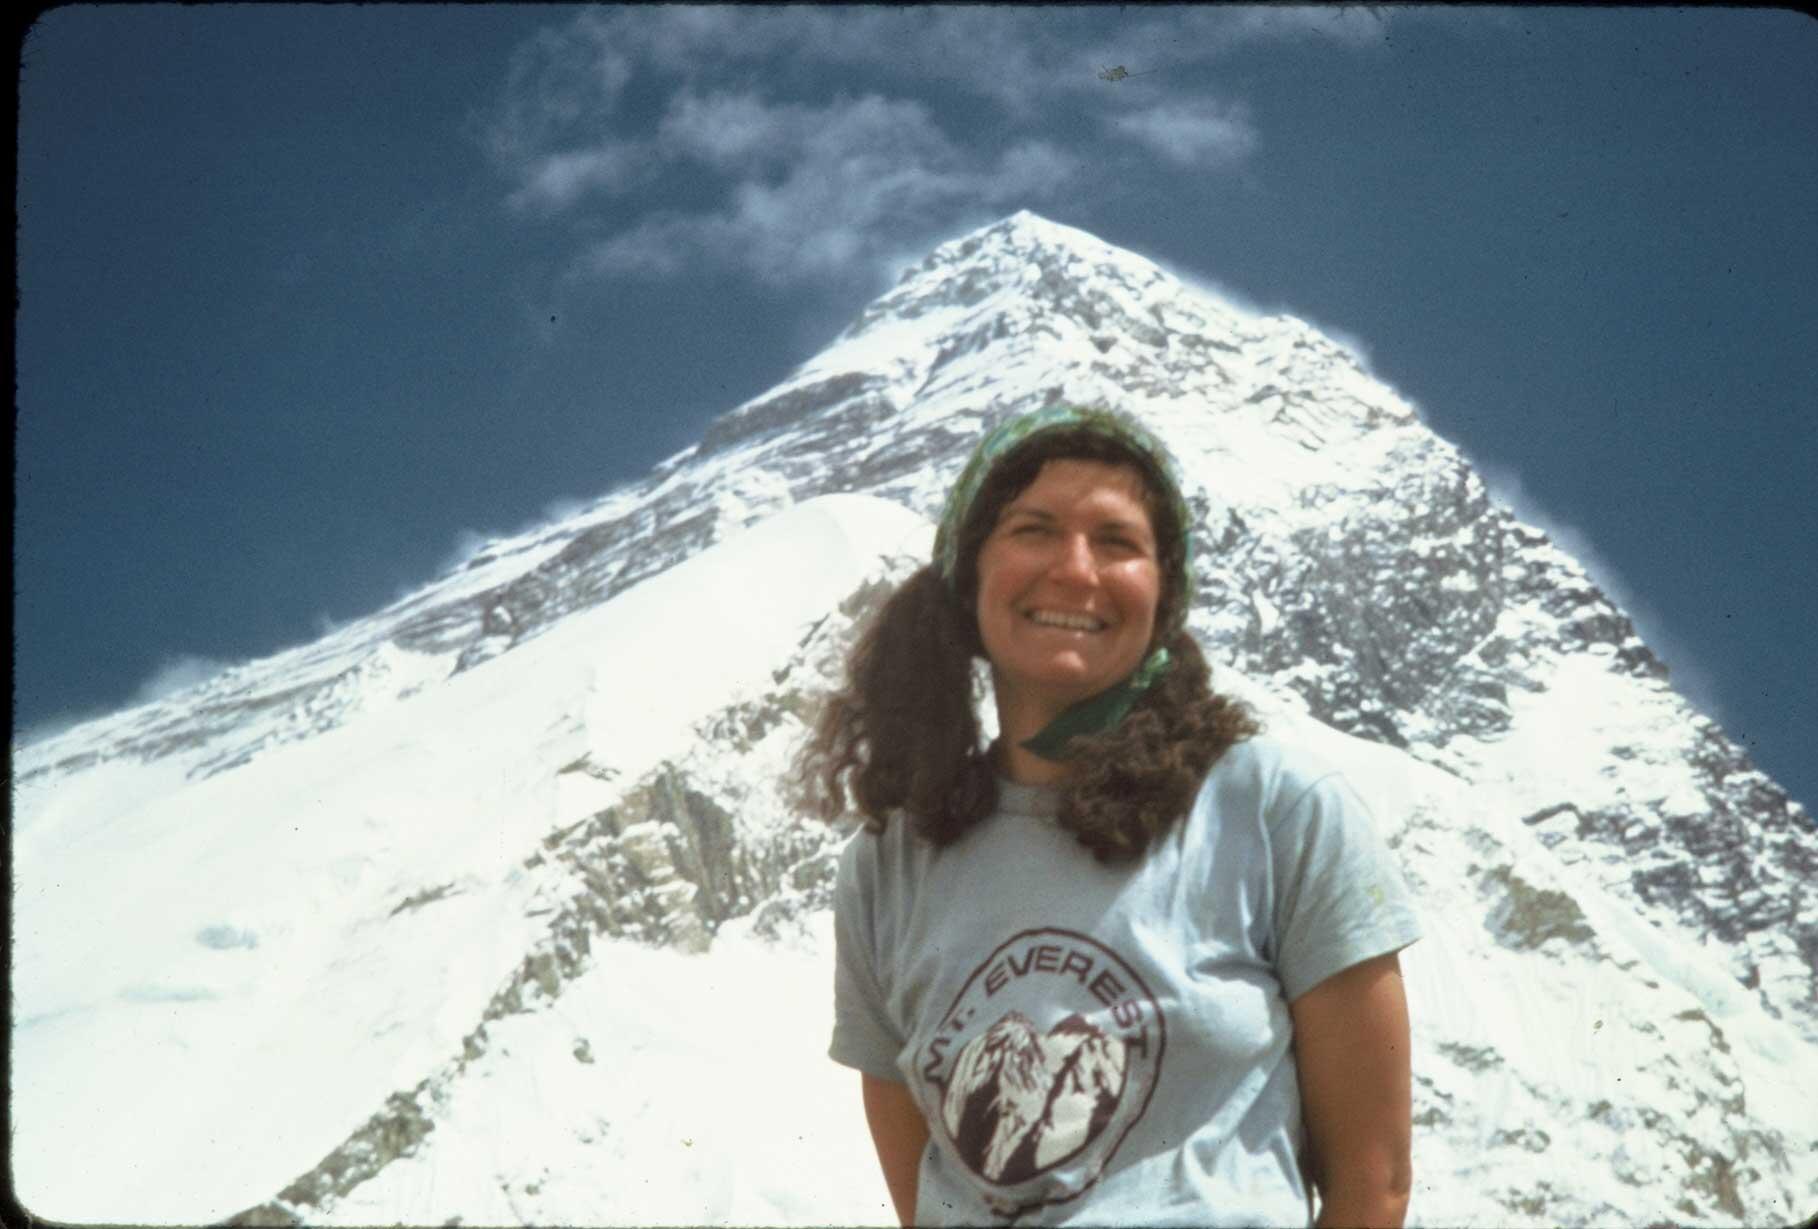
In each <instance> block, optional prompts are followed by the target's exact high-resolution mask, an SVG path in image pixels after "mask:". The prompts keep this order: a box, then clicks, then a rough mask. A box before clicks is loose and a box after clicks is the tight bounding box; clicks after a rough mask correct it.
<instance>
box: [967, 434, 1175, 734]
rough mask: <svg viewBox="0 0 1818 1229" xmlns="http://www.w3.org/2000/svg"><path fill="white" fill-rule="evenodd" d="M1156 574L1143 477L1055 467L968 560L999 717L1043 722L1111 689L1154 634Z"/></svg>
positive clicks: (1061, 463)
mask: <svg viewBox="0 0 1818 1229" xmlns="http://www.w3.org/2000/svg"><path fill="white" fill-rule="evenodd" d="M1160 600H1161V565H1160V562H1159V561H1158V559H1157V557H1156V542H1155V529H1154V525H1153V524H1152V523H1151V521H1150V519H1149V510H1148V507H1147V504H1146V503H1145V501H1144V498H1143V480H1142V476H1141V475H1140V474H1139V473H1138V472H1137V471H1136V470H1135V469H1134V468H1132V467H1130V466H1127V465H1111V464H1107V463H1105V462H1102V461H1074V460H1055V461H1049V462H1047V463H1046V464H1045V465H1043V466H1042V468H1041V471H1040V472H1039V473H1038V474H1037V475H1036V477H1035V481H1034V482H1032V483H1030V484H1029V486H1028V488H1027V489H1026V490H1024V491H1023V492H1022V494H1020V495H1018V496H1017V497H1016V498H1015V499H1013V500H1011V501H1010V503H1009V504H1008V505H1007V506H1006V507H1005V508H1004V509H1003V511H1002V512H1001V513H999V515H998V520H997V524H996V526H995V527H993V529H992V530H991V533H990V535H989V536H988V537H987V538H986V539H985V541H984V543H983V545H982V546H980V548H979V553H978V631H979V638H980V640H981V641H982V642H983V643H984V647H985V655H986V656H987V657H989V658H990V659H991V666H992V670H993V675H994V678H995V680H996V687H997V690H998V700H999V703H1000V705H1002V704H1005V703H1009V704H1011V705H1014V706H1017V707H1019V708H1021V707H1023V706H1032V707H1034V708H1036V709H1038V710H1040V711H1042V712H1043V713H1044V714H1045V716H1047V717H1052V716H1053V715H1054V714H1056V713H1059V712H1060V711H1061V710H1062V709H1064V708H1066V707H1067V706H1068V705H1070V704H1072V703H1074V702H1076V701H1078V700H1083V699H1085V698H1086V697H1088V696H1092V695H1096V694H1097V693H1099V692H1101V691H1103V690H1105V689H1106V688H1108V687H1110V686H1112V685H1113V684H1115V683H1117V682H1119V681H1121V680H1122V679H1123V678H1124V677H1125V676H1126V675H1128V674H1129V673H1130V672H1131V671H1133V670H1135V669H1136V667H1137V666H1138V665H1140V664H1141V663H1142V660H1143V657H1144V655H1145V653H1146V652H1147V650H1148V647H1149V639H1150V637H1151V636H1152V635H1153V634H1154V631H1155V610H1156V606H1157V604H1158V603H1159V602H1160Z"/></svg>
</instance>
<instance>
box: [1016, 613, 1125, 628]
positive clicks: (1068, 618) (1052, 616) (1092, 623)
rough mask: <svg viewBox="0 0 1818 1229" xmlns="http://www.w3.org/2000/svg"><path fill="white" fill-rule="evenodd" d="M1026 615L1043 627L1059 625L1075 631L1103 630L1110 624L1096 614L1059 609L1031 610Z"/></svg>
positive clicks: (1032, 621)
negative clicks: (1068, 611)
mask: <svg viewBox="0 0 1818 1229" xmlns="http://www.w3.org/2000/svg"><path fill="white" fill-rule="evenodd" d="M1024 617H1025V618H1027V619H1028V620H1029V621H1030V622H1031V623H1035V624H1037V625H1039V626H1042V627H1058V628H1063V629H1065V630H1067V631H1074V632H1102V631H1104V630H1105V628H1106V627H1108V626H1109V624H1107V623H1106V622H1105V621H1104V620H1103V619H1100V618H1098V617H1097V616H1095V615H1089V614H1069V613H1067V612H1065V611H1059V610H1031V611H1029V612H1028V613H1027V614H1026V615H1025V616H1024Z"/></svg>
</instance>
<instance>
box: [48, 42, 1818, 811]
mask: <svg viewBox="0 0 1818 1229" xmlns="http://www.w3.org/2000/svg"><path fill="white" fill-rule="evenodd" d="M22 57H23V64H22V70H21V78H20V80H21V91H22V92H21V113H20V125H19V144H18V150H19V191H18V197H17V200H18V209H19V232H18V233H19V242H18V260H19V293H20V304H21V306H20V314H19V317H18V325H17V354H18V418H17V423H18V427H17V436H16V444H17V448H16V454H17V471H16V495H17V519H16V527H15V555H14V559H15V594H16V596H15V606H14V612H15V624H16V632H15V637H16V638H15V678H16V683H15V687H16V692H15V706H16V707H15V729H16V730H20V731H22V732H24V733H27V734H29V733H32V732H34V731H42V730H44V729H47V728H50V727H51V726H53V725H56V724H60V723H62V722H64V721H67V720H68V719H70V718H72V717H79V716H84V715H92V714H94V713H97V712H100V711H104V710H107V709H110V708H113V707H117V706H119V705H121V704H123V703H126V702H128V701H129V700H132V699H134V698H135V697H143V696H145V695H147V694H150V693H151V692H152V691H155V690H157V689H159V688H163V687H168V686H171V685H173V684H175V683H177V682H180V681H183V680H186V679H193V678H196V677H199V676H201V675H204V674H206V673H207V671H208V670H210V669H211V668H217V667H218V665H219V664H221V663H225V662H230V661H235V660H242V659H245V658H248V657H253V656H258V655H262V654H266V653H270V652H272V651H275V650H277V649H280V648H284V647H287V646H289V645H292V644H296V643H299V642H302V641H305V640H308V639H311V638H313V637H314V636H315V635H317V634H319V632H320V631H321V630H323V628H325V627H326V626H328V625H329V624H331V623H332V622H333V621H337V620H345V619H349V618H352V617H355V616H358V615H361V614H364V613H367V612H369V611H371V610H373V609H375V608H376V607H378V606H380V605H382V604H383V603H385V602H387V601H389V600H391V599H392V598H393V597H395V596H397V595H398V594H399V593H400V592H401V591H403V590H405V589H408V588H410V587H414V586H415V585H417V584H420V583H422V582H423V581H426V580H428V579H429V578H430V577H431V576H432V575H433V574H434V573H435V572H436V571H437V569H438V568H439V567H441V566H444V565H445V564H447V563H449V562H450V561H452V560H453V559H454V558H455V557H456V556H457V554H458V552H459V551H460V550H462V549H464V548H466V547H468V546H469V545H470V544H471V543H472V542H473V540H474V535H475V534H484V533H492V532H502V531H506V530H510V529H515V528H519V527H522V526H523V525H525V524H526V523H528V522H532V521H536V520H540V519H545V518H546V517H547V516H548V515H550V514H551V512H552V511H554V510H559V508H560V507H561V505H562V503H563V502H564V501H567V500H575V499H580V498H585V497H591V496H593V495H596V494H599V493H601V492H603V491H605V490H606V489H608V488H609V487H611V486H613V485H614V484H616V483H618V482H620V481H623V480H625V479H627V478H630V477H633V476H635V475H637V474H639V473H641V472H643V471H644V470H645V469H647V468H648V467H649V466H650V465H651V464H653V463H654V462H655V461H657V460H660V459H661V458H662V457H663V456H666V455H668V454H669V453H671V452H673V451H675V450H676V449H678V448H680V447H682V446H684V445H685V444H687V443H688V442H690V441H691V440H692V439H693V438H695V436H696V435H697V434H698V433H699V432H700V430H701V428H702V427H703V426H704V425H705V423H706V422H707V421H708V420H709V419H710V418H712V417H713V416H714V415H716V414H718V413H720V412H723V411H724V410H726V409H728V408H730V407H731V406H733V405H734V404H736V403H737V402H739V401H741V400H743V399H744V398H746V397H749V396H751V395H753V394H755V393H757V392H759V391H761V390H762V389H763V388H765V387H766V386H767V385H769V384H770V383H772V382H774V381H775V380H776V379H778V378H780V377H781V376H782V375H784V374H785V373H786V372H787V371H788V370H789V368H791V367H792V366H794V365H795V364H796V363H797V362H799V361H800V360H802V359H803V358H806V357H807V356H808V355H809V354H811V353H812V352H813V351H814V350H815V349H817V348H818V347H819V346H820V345H822V344H823V343H825V342H826V341H827V340H828V339H829V338H830V337H831V336H832V335H833V333H835V332H836V331H837V330H838V329H839V328H840V327H841V326H842V325H843V324H844V323H845V322H846V321H847V320H848V319H849V318H850V317H851V316H852V315H853V314H855V313H856V312H857V311H858V310H859V308H861V307H862V306H863V304H864V303H865V302H866V301H867V300H868V299H869V298H870V297H871V296H872V295H873V294H875V293H877V292H878V291H879V290H881V289H882V288H883V287H884V286H885V285H886V284H887V283H888V281H889V280H890V279H891V276H892V273H893V269H894V267H895V265H896V262H898V261H900V260H901V259H903V258H905V257H909V256H914V255H919V254H920V253H921V252H923V251H925V250H926V248H927V247H929V246H932V244H933V243H935V242H938V241H939V240H941V239H943V238H947V237H950V236H951V235H953V234H954V233H957V232H958V231H960V230H962V229H964V228H966V227H969V226H972V225H976V224H980V223H983V222H986V221H989V220H992V219H994V218H996V217H999V216H1002V215H1004V214H1007V213H1010V212H1013V211H1014V210H1015V209H1017V208H1022V207H1027V208H1031V209H1034V210H1036V211H1037V212H1040V213H1042V214H1045V215H1046V216H1049V217H1052V218H1054V219H1056V220H1057V221H1062V222H1066V223H1070V224H1073V225H1077V226H1080V227H1083V228H1085V229H1087V230H1090V231H1093V232H1094V233H1096V234H1098V235H1100V236H1101V237H1103V238H1105V239H1106V240H1108V241H1110V242H1113V243H1117V244H1120V245H1122V246H1125V247H1130V248H1133V249H1135V250H1137V251H1139V252H1142V253H1143V254H1145V255H1147V256H1150V257H1152V258H1154V259H1157V260H1159V261H1161V262H1162V263H1163V264H1165V265H1167V266H1168V267H1170V268H1171V269H1174V270H1175V271H1177V272H1181V273H1185V274H1189V275H1191V276H1193V277H1196V278H1198V279H1201V280H1203V281H1206V282H1210V283H1215V284H1216V285H1218V286H1220V287H1222V288H1224V289H1225V290H1226V291H1227V292H1229V293H1231V294H1233V295H1234V296H1237V297H1239V298H1240V299H1242V300H1244V301H1247V302H1249V303H1250V304H1253V305H1258V306H1262V307H1266V308H1270V309H1279V310H1287V311H1291V312H1293V313H1295V314H1298V315H1301V316H1302V317H1304V318H1307V319H1309V320H1310V321H1312V322H1313V323H1315V324H1316V325H1319V326H1320V327H1324V328H1328V329H1331V330H1334V331H1336V332H1338V333H1341V334H1342V335H1344V336H1345V337H1346V338H1347V339H1348V340H1351V341H1353V342H1355V343H1358V344H1361V346H1362V347H1363V349H1364V350H1365V351H1367V353H1368V355H1369V357H1370V360H1371V364H1372V367H1373V370H1374V371H1375V372H1376V374H1377V375H1379V376H1380V377H1382V378H1383V379H1386V380H1387V381H1389V382H1390V383H1391V384H1393V385H1394V386H1395V387H1396V388H1397V389H1398V390H1399V391H1400V392H1401V393H1402V394H1403V395H1404V396H1406V397H1408V398H1409V399H1410V400H1412V401H1414V402H1415V403H1416V404H1417V405H1419V406H1420V407H1421V410H1422V412H1423V413H1424V415H1425V416H1426V418H1427V421H1428V422H1429V423H1430V424H1431V425H1432V426H1433V427H1434V428H1435V429H1436V430H1438V431H1439V432H1440V433H1441V434H1442V435H1444V436H1445V437H1446V438H1448V439H1450V440H1451V441H1453V442H1454V443H1456V444H1458V445H1460V446H1461V447H1462V448H1464V450H1465V451H1466V452H1467V454H1468V455H1470V456H1471V457H1472V458H1473V459H1474V460H1475V461H1477V462H1478V463H1479V465H1480V467H1481V468H1483V470H1484V471H1485V472H1486V476H1487V477H1488V478H1489V479H1490V481H1491V484H1492V487H1493V489H1496V490H1498V491H1499V492H1500V493H1501V494H1503V495H1504V497H1505V498H1509V499H1512V500H1513V501H1514V502H1515V503H1516V506H1517V509H1518V510H1519V511H1521V512H1522V513H1523V514H1524V515H1526V516H1528V517H1529V518H1530V519H1534V520H1537V521H1539V522H1540V523H1542V524H1543V525H1545V526H1547V527H1548V528H1549V529H1552V530H1553V531H1555V533H1556V534H1558V536H1560V538H1561V539H1562V541H1564V542H1565V543H1566V544H1567V545H1568V547H1570V548H1572V549H1574V550H1575V551H1576V552H1577V553H1579V555H1580V557H1581V558H1583V559H1584V560H1585V561H1586V562H1587V564H1588V565H1589V566H1590V567H1591V569H1592V571H1593V574H1594V575H1596V576H1597V578H1598V579H1599V580H1600V581H1602V582H1603V583H1604V585H1605V587H1606V588H1608V589H1609V590H1610V591H1611V592H1612V593H1613V594H1615V596H1617V598H1618V600H1620V601H1622V602H1623V603H1624V604H1625V605H1627V606H1628V607H1629V608H1630V610H1631V613H1632V614H1634V615H1635V616H1636V617H1637V619H1638V621H1639V622H1640V624H1641V627H1642V631H1643V634H1644V635H1645V636H1647V638H1648V639H1649V641H1650V643H1652V644H1653V645H1654V647H1655V648H1656V650H1657V651H1658V652H1660V653H1661V655H1662V656H1663V657H1665V659H1666V660H1667V661H1668V663H1669V664H1670V665H1671V666H1672V667H1673V669H1674V671H1675V675H1676V677H1677V678H1678V679H1679V680H1680V682H1681V686H1682V689H1684V690H1685V691H1687V692H1688V694H1690V695H1691V696H1692V698H1693V699H1694V700H1695V701H1696V702H1697V703H1699V704H1700V705H1701V706H1703V707H1705V708H1706V709H1707V710H1709V711H1712V712H1713V713H1714V715H1716V716H1718V717H1719V719H1720V720H1722V721H1723V722H1724V723H1725V726H1726V728H1727V729H1728V730H1729V732H1730V733H1731V734H1732V736H1733V737H1736V738H1738V739H1739V740H1740V741H1742V742H1743V743H1744V744H1745V745H1747V746H1748V747H1749V748H1750V749H1751V750H1752V751H1753V752H1754V753H1755V755H1756V756H1757V758H1758V759H1759V760H1760V761H1761V762H1762V763H1763V765H1764V767H1766V768H1767V770H1768V771H1769V772H1770V773H1771V774H1773V775H1774V776H1776V777H1777V778H1778V779H1779V780H1780V781H1781V782H1782V783H1783V784H1785V785H1786V786H1788V787H1789V788H1790V789H1791V790H1792V792H1793V793H1794V795H1795V796H1796V797H1800V798H1802V799H1803V800H1805V801H1807V802H1808V803H1812V802H1818V768H1814V767H1812V766H1811V762H1812V756H1811V755H1810V752H1809V748H1810V747H1811V746H1812V745H1814V743H1818V696H1815V695H1814V680H1815V679H1818V636H1815V635H1814V633H1813V632H1812V630H1811V627H1812V622H1813V620H1812V617H1811V615H1810V613H1809V612H1808V610H1807V606H1808V603H1809V602H1810V600H1811V592H1812V589H1813V584H1812V579H1813V575H1812V574H1813V570H1814V569H1813V563H1812V560H1813V556H1814V544H1815V543H1818V511H1815V510H1814V500H1813V489H1812V488H1813V481H1812V475H1813V472H1814V466H1815V463H1818V364H1814V362H1813V354H1814V352H1815V351H1818V289H1815V287H1818V247H1815V246H1814V245H1813V243H1812V242H1811V235H1812V234H1813V233H1814V231H1815V230H1818V226H1815V225H1814V224H1815V223H1818V89H1814V85H1815V84H1818V23H1814V22H1813V21H1812V20H1810V19H1808V18H1806V17H1803V16H1801V15H1797V14H1793V13H1788V12H1782V11H1774V10H1742V9H1713V10H1692V11H1681V10H1664V9H1660V10H1656V9H1616V10H1577V9H1536V10H1490V9H1476V8H1460V9H1450V8H1432V9H1399V8H1394V7H1386V8H1381V9H1377V10H1375V11H1374V12H1371V11H1367V10H1363V9H1349V10H1345V11H1343V12H1335V11H1330V10H1320V9H1275V10H1270V11H1267V12H1258V11H1255V10H1229V9H1221V10H1210V11H1208V10H1193V9H1175V8H1142V7H1132V8H1128V9H1124V10H1118V9H1108V10H1086V9H1049V10H1042V11H1040V12H1036V11H1021V12H1017V11H1010V10H1001V9H993V10H984V9H966V10H935V9H909V10H839V9H814V8H792V9H783V10H771V11H767V12H762V13H754V12H749V11H747V12H742V13H740V12H731V13H728V12H723V11H711V10H700V9H690V8H681V7H669V8H647V9H631V10H619V11H604V12H601V11H588V10H581V9H575V8H561V7H557V8H527V7H473V6H439V7H376V6H326V7H282V6H235V7H211V6H199V7H179V6H147V7H141V8H127V7H72V8H63V9H57V10H54V11H52V12H50V13H48V14H46V15H45V16H44V17H42V18H41V19H40V20H39V22H38V23H37V25H36V26H35V27H34V28H33V30H32V31H31V33H30V34H29V35H28V37H27V39H26V42H25V45H24V47H23V51H22ZM1116 65H1122V66H1125V67H1126V68H1127V69H1128V71H1129V72H1130V74H1132V75H1131V76H1129V77H1126V78H1124V79H1123V80H1120V81H1107V80H1103V79H1101V77H1100V75H1099V70H1100V69H1103V68H1107V67H1112V66H1116Z"/></svg>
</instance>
